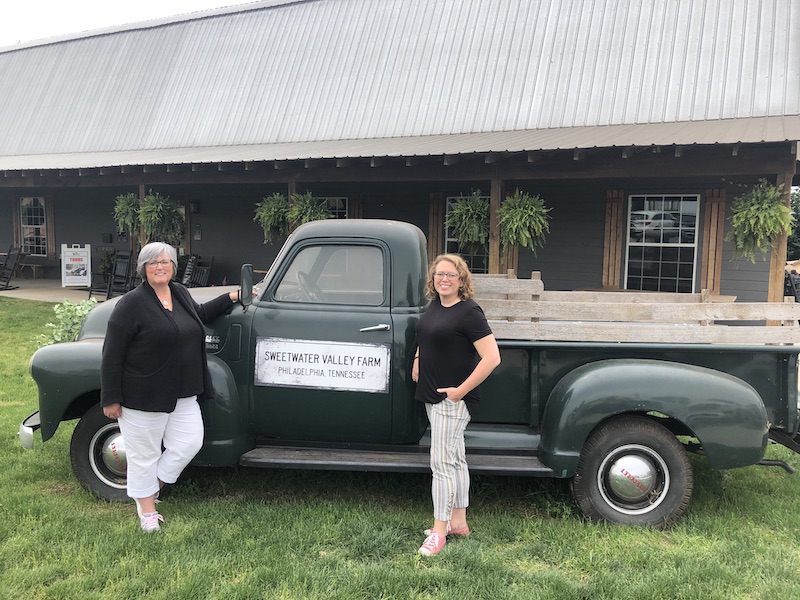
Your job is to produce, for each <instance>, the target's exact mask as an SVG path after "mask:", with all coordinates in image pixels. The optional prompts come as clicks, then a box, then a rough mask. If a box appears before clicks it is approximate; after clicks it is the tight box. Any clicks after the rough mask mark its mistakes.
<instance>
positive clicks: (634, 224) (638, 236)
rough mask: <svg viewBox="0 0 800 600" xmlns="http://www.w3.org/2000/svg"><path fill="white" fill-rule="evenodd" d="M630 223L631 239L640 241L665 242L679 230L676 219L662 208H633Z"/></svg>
mask: <svg viewBox="0 0 800 600" xmlns="http://www.w3.org/2000/svg"><path fill="white" fill-rule="evenodd" d="M630 224H631V228H630V235H631V239H632V240H636V241H641V242H644V241H648V242H662V241H663V242H667V241H670V239H671V238H673V237H675V236H676V235H678V232H679V230H680V222H679V221H678V219H676V218H675V216H674V215H673V214H672V213H669V212H665V211H663V210H633V211H631V220H630Z"/></svg>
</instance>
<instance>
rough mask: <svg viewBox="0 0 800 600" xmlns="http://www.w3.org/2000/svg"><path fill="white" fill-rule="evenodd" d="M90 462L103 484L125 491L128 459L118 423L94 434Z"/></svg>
mask: <svg viewBox="0 0 800 600" xmlns="http://www.w3.org/2000/svg"><path fill="white" fill-rule="evenodd" d="M89 462H90V463H91V465H92V470H93V471H94V472H95V474H96V475H97V477H98V478H99V479H100V480H101V481H102V482H103V483H105V484H106V485H109V486H111V487H114V488H117V489H125V486H126V478H127V472H128V459H127V456H126V454H125V442H124V441H123V440H122V434H121V433H120V431H119V426H118V425H117V424H116V423H109V424H108V425H106V426H105V427H102V428H100V429H99V430H98V431H97V433H95V434H94V436H93V437H92V440H91V442H90V444H89Z"/></svg>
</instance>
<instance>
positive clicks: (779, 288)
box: [767, 171, 794, 302]
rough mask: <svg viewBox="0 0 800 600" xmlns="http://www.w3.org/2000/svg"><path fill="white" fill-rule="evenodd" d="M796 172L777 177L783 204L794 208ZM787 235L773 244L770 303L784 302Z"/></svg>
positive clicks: (781, 236) (768, 293) (770, 270)
mask: <svg viewBox="0 0 800 600" xmlns="http://www.w3.org/2000/svg"><path fill="white" fill-rule="evenodd" d="M793 177H794V171H791V172H787V173H781V174H779V175H778V177H777V185H778V186H780V185H781V184H783V192H782V194H781V199H782V200H783V204H784V205H785V206H788V207H789V208H790V209H791V207H792V178H793ZM788 237H789V236H788V234H787V233H781V234H780V235H778V237H777V238H775V241H774V242H773V243H772V252H770V256H769V288H768V289H769V291H768V292H767V301H768V302H783V278H784V268H785V267H786V242H787V239H788Z"/></svg>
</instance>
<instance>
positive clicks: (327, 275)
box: [275, 245, 384, 306]
mask: <svg viewBox="0 0 800 600" xmlns="http://www.w3.org/2000/svg"><path fill="white" fill-rule="evenodd" d="M383 282H384V261H383V251H382V250H381V249H380V248H379V247H377V246H361V245H350V246H343V245H322V246H308V247H306V248H303V249H302V250H301V251H300V252H298V253H297V255H296V256H295V257H294V259H293V260H292V262H291V264H290V265H289V268H288V269H287V270H286V273H285V275H284V276H283V278H282V279H281V282H280V283H279V284H278V287H277V288H276V290H275V300H276V301H278V302H301V303H310V304H350V305H356V306H380V305H381V304H383V300H384V285H383Z"/></svg>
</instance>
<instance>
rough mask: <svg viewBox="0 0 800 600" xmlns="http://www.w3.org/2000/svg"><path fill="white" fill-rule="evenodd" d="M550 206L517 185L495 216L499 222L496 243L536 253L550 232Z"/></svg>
mask: <svg viewBox="0 0 800 600" xmlns="http://www.w3.org/2000/svg"><path fill="white" fill-rule="evenodd" d="M550 210H551V209H549V208H547V207H546V206H545V204H544V201H543V200H542V199H541V198H540V197H539V196H531V195H530V194H528V193H523V192H520V191H519V190H518V189H517V190H516V191H515V192H514V193H513V194H512V195H510V196H506V199H505V200H503V202H502V204H501V205H500V208H499V209H498V212H497V216H498V221H499V224H500V243H501V244H502V245H503V246H504V247H505V248H511V247H514V246H520V247H522V248H527V249H528V250H530V251H532V252H533V254H534V255H536V250H537V248H541V247H542V246H544V242H545V237H546V236H547V234H548V233H550V224H549V221H550V218H551V217H550V214H549V213H550Z"/></svg>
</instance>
